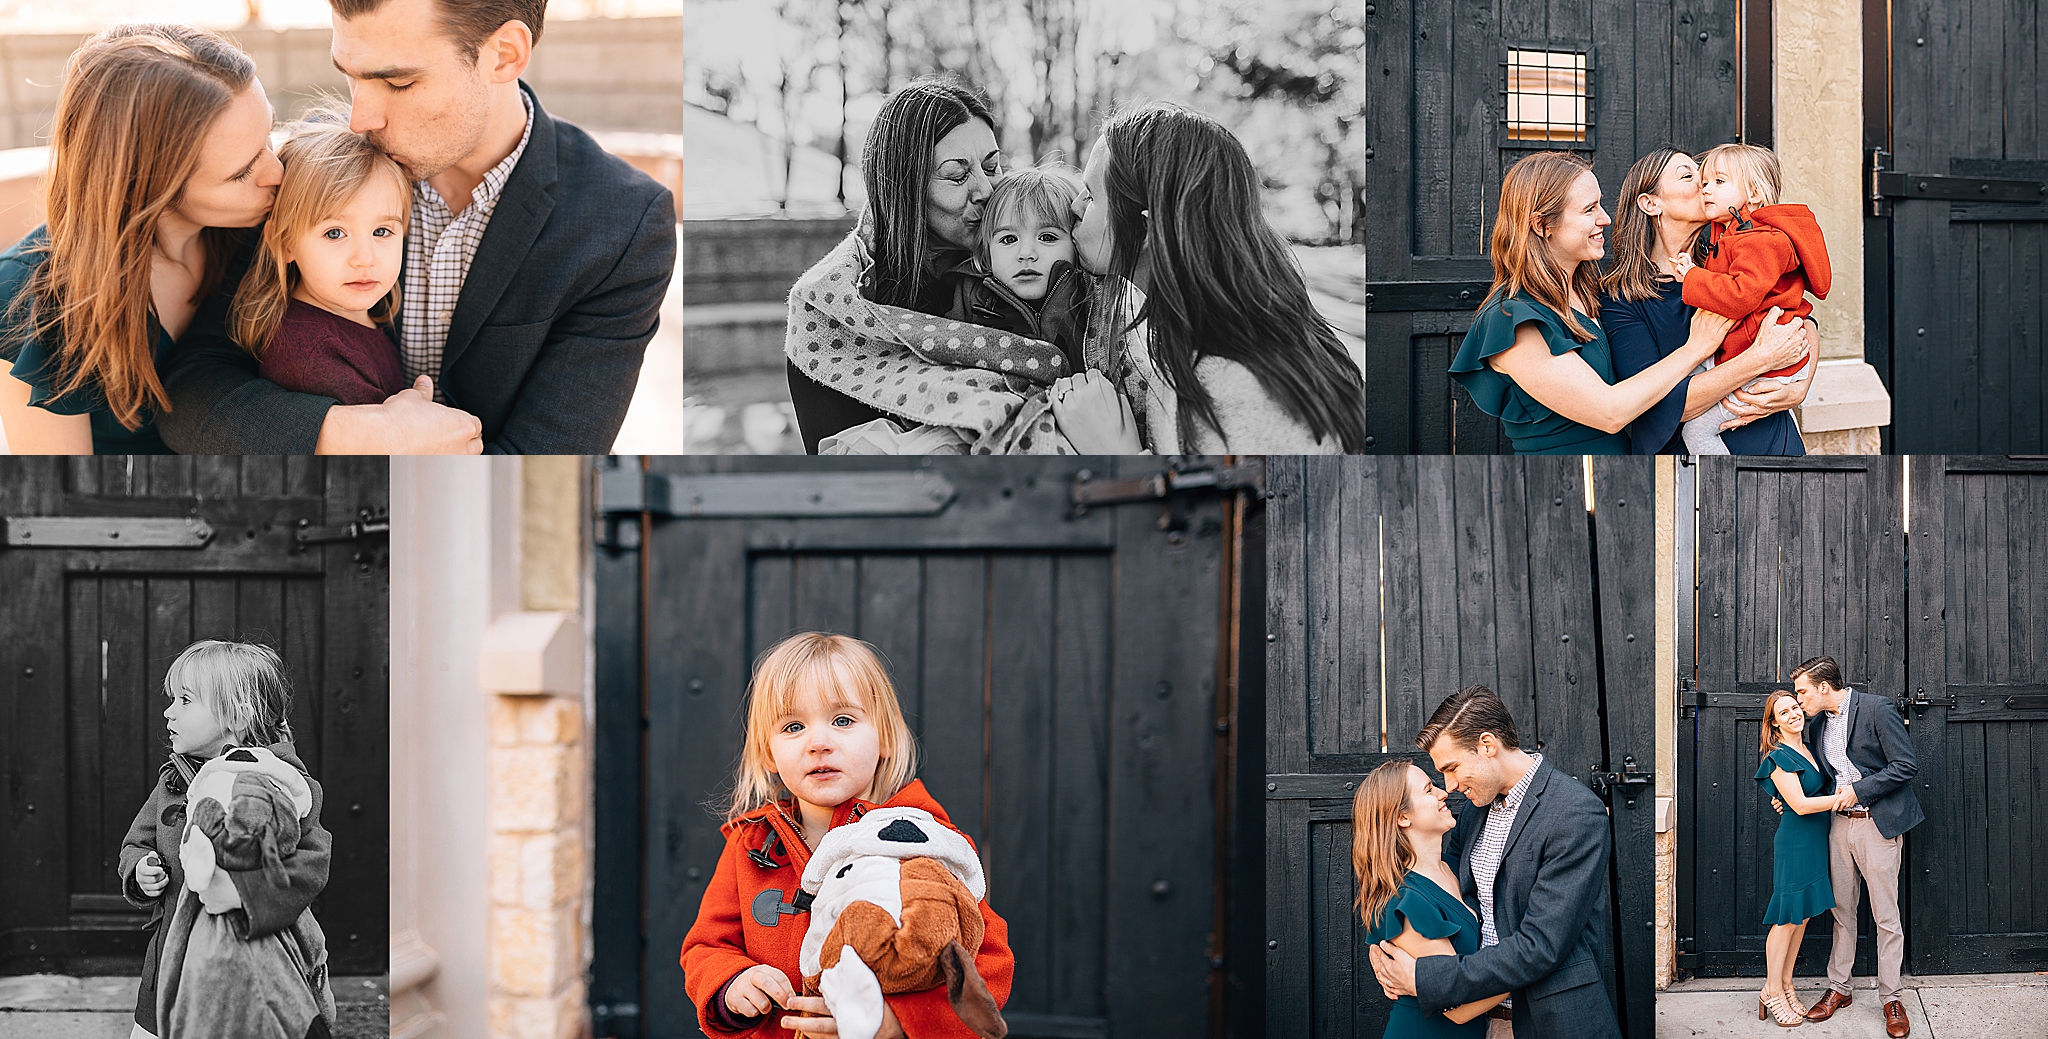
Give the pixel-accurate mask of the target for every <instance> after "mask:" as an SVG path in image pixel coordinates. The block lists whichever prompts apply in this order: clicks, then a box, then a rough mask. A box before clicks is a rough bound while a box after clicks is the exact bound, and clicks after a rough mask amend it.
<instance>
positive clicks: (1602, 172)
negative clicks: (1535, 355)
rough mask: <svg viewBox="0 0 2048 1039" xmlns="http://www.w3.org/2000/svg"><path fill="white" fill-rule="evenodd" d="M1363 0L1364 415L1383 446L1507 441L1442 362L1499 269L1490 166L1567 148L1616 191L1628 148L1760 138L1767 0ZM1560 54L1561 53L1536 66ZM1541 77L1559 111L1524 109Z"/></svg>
mask: <svg viewBox="0 0 2048 1039" xmlns="http://www.w3.org/2000/svg"><path fill="white" fill-rule="evenodd" d="M1365 10H1366V21H1365V25H1366V42H1365V51H1364V60H1365V65H1366V68H1367V70H1368V71H1369V72H1370V73H1372V74H1373V75H1372V82H1373V83H1374V84H1375V86H1374V88H1373V89H1372V90H1370V91H1369V95H1370V98H1371V99H1370V100H1369V101H1367V103H1366V111H1365V120H1366V124H1365V125H1366V167H1365V171H1366V172H1365V187H1364V192H1365V196H1364V197H1365V205H1366V206H1367V208H1368V210H1369V211H1370V212H1372V213H1374V214H1376V218H1375V219H1373V220H1369V221H1366V224H1365V235H1366V241H1365V277H1366V282H1367V291H1368V296H1367V297H1366V309H1367V311H1368V314H1367V317H1366V380H1367V384H1368V385H1369V386H1370V387H1371V390H1372V392H1370V393H1368V394H1367V395H1366V397H1367V406H1366V432H1367V433H1368V434H1369V435H1370V436H1371V437H1372V442H1371V446H1372V448H1373V450H1375V451H1378V452H1381V453H1387V454H1403V453H1410V452H1415V453H1430V454H1441V453H1445V452H1451V451H1454V450H1455V451H1456V452H1458V453H1462V454H1488V453H1496V452H1500V451H1505V450H1507V444H1506V442H1505V441H1504V440H1503V439H1502V437H1501V435H1500V424H1499V423H1498V422H1497V421H1495V420H1494V419H1492V418H1490V417H1488V416H1486V415H1484V414H1482V413H1480V412H1478V411H1477V410H1476V409H1475V408H1474V407H1473V406H1472V401H1471V398H1470V397H1469V396H1467V395H1466V394H1464V392H1463V391H1462V390H1458V391H1454V389H1453V386H1452V383H1451V381H1450V377H1449V375H1448V374H1447V371H1448V369H1449V368H1450V362H1451V358H1452V357H1453V356H1455V355H1456V353H1457V350H1458V345H1459V343H1460V342H1461V341H1462V340H1463V338H1464V334H1465V330H1466V329H1467V328H1469V327H1471V324H1472V315H1473V313H1474V312H1475V311H1476V310H1478V308H1479V304H1480V301H1481V300H1482V299H1483V298H1484V297H1485V295H1486V289H1487V286H1488V284H1489V283H1490V282H1491V280H1492V277H1493V268H1492V265H1491V263H1490V261H1489V260H1488V240H1489V236H1490V235H1491V234H1492V230H1493V218H1494V215H1495V211H1496V209H1497V207H1498V206H1499V203H1500V183H1501V177H1502V176H1503V175H1504V174H1505V173H1506V172H1507V169H1508V167H1510V166H1512V165H1514V163H1515V161H1516V160H1517V159H1519V158H1521V157H1522V156H1523V155H1526V154H1528V153H1529V152H1532V151H1538V150H1542V149H1546V148H1564V149H1569V150H1573V151H1577V152H1580V153H1582V154H1584V155H1585V156H1586V158H1587V159H1589V160H1590V161H1591V162H1592V164H1593V169H1594V172H1596V173H1597V174H1598V175H1599V177H1600V186H1601V188H1602V190H1603V191H1604V192H1605V193H1606V197H1607V198H1608V199H1609V200H1610V201H1609V208H1610V209H1611V208H1612V205H1613V204H1612V201H1611V200H1612V199H1613V198H1614V193H1615V192H1616V191H1618V190H1619V189H1620V187H1621V178H1622V175H1623V174H1624V173H1625V172H1627V170H1628V167H1629V166H1630V164H1632V163H1634V162H1635V160H1636V159H1637V158H1638V157H1639V156H1641V155H1642V154H1643V153H1644V152H1647V151H1649V150H1650V149H1651V148H1654V147H1656V146H1657V145H1658V144H1660V143H1662V142H1665V141H1674V142H1676V143H1677V144H1678V145H1679V146H1680V147H1684V148H1689V149H1693V150H1696V151H1697V150H1704V149H1706V148H1708V147H1711V146H1713V145H1716V144H1720V143H1722V142H1725V141H1733V140H1740V139H1748V140H1752V141H1754V142H1756V143H1761V144H1766V145H1768V144H1769V143H1770V138H1769V134H1770V130H1769V127H1770V121H1771V119H1770V88H1769V84H1770V65H1769V61H1770V59H1769V55H1770V46H1771V45H1770V7H1769V3H1768V2H1767V0H1746V2H1745V0H1681V2H1679V3H1675V4H1643V3H1637V2H1635V0H1554V2H1551V3H1547V4H1544V3H1521V2H1507V3H1502V2H1498V0H1374V2H1372V3H1369V4H1367V5H1366V8H1365ZM1539 56H1541V57H1539ZM1558 61H1561V62H1564V63H1567V64H1569V65H1570V68H1569V69H1566V70H1562V71H1557V72H1555V73H1552V72H1550V71H1540V70H1537V69H1533V68H1531V67H1530V66H1532V65H1533V64H1534V63H1537V62H1544V63H1550V62H1558ZM1580 68H1583V70H1584V72H1583V75H1581V74H1580V72H1579V69H1580ZM1759 74H1760V75H1761V79H1760V80H1759V79H1758V76H1759ZM1745 82H1748V83H1751V84H1760V86H1761V89H1749V90H1747V91H1745V89H1744V83H1745ZM1538 84H1544V86H1538ZM1511 86H1512V87H1513V88H1514V89H1515V94H1516V95H1517V96H1515V97H1514V98H1513V99H1512V100H1513V101H1514V106H1513V109H1514V111H1513V114H1514V116H1515V122H1514V123H1513V124H1510V122H1509V118H1510V100H1511V99H1510V96H1509V92H1510V87H1511ZM1552 88H1554V89H1556V90H1557V91H1558V93H1556V94H1554V95H1553V94H1548V93H1544V94H1543V95H1542V96H1544V97H1546V98H1549V99H1551V100H1552V101H1553V102H1555V103H1557V104H1558V105H1559V106H1560V107H1559V109H1558V111H1559V112H1562V113H1564V114H1565V116H1566V119H1567V120H1568V122H1569V124H1570V125H1567V126H1564V127H1556V126H1536V125H1532V119H1531V116H1532V115H1533V113H1534V111H1535V109H1534V108H1533V107H1528V108H1525V107H1524V103H1523V101H1522V99H1521V96H1520V95H1521V94H1522V92H1523V91H1524V90H1532V89H1533V90H1538V91H1542V90H1548V89H1552ZM1581 96H1582V97H1584V101H1583V102H1580V101H1578V100H1577V97H1581ZM1533 104H1534V99H1532V100H1531V105H1533ZM1581 104H1582V105H1583V108H1581V107H1580V105H1581ZM1581 112H1583V116H1582V115H1581ZM1581 123H1583V124H1584V125H1583V126H1581V125H1580V124H1581ZM1745 131H1747V132H1749V134H1750V136H1749V137H1747V138H1744V136H1743V135H1744V133H1745Z"/></svg>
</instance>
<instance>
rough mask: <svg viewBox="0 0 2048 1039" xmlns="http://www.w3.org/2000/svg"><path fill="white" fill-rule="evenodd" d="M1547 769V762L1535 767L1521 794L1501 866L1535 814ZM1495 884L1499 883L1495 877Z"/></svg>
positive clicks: (1545, 780)
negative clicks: (1527, 784) (1534, 774)
mask: <svg viewBox="0 0 2048 1039" xmlns="http://www.w3.org/2000/svg"><path fill="white" fill-rule="evenodd" d="M1549 767H1550V763H1549V762H1547V761H1546V762H1543V763H1542V764H1539V765H1537V766H1536V776H1535V778H1533V779H1531V780H1529V789H1528V790H1527V791H1525V792H1524V793H1523V794H1522V803H1521V805H1520V806H1519V807H1518V808H1516V809H1515V821H1514V823H1513V824H1511V825H1510V826H1509V827H1508V842H1507V843H1506V844H1503V845H1501V849H1500V861H1501V862H1502V863H1503V864H1505V863H1506V862H1507V861H1508V853H1509V852H1512V851H1514V850H1515V840H1516V838H1519V837H1520V836H1522V831H1523V830H1524V829H1525V828H1527V827H1528V825H1529V817H1530V816H1532V815H1534V814H1536V802H1537V801H1540V800H1542V798H1543V788H1544V786H1545V785H1547V784H1548V783H1549V782H1550V775H1549V773H1548V772H1546V771H1545V769H1547V768H1549ZM1495 883H1499V880H1498V877H1497V876H1496V880H1495Z"/></svg>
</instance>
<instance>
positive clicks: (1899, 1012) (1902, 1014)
mask: <svg viewBox="0 0 2048 1039" xmlns="http://www.w3.org/2000/svg"><path fill="white" fill-rule="evenodd" d="M1912 1030H1913V1026H1912V1025H1911V1024H1908V1023H1907V1022H1906V1004H1904V1003H1901V1002H1899V1001H1898V1000H1896V999H1893V1000H1888V1001H1886V1002H1885V1005H1884V1034H1886V1035H1888V1036H1891V1037H1892V1039H1906V1033H1907V1032H1910V1031H1912Z"/></svg>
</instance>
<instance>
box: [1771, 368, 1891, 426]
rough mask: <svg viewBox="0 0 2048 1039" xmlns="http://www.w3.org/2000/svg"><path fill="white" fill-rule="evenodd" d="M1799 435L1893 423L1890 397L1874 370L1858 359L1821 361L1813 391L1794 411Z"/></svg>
mask: <svg viewBox="0 0 2048 1039" xmlns="http://www.w3.org/2000/svg"><path fill="white" fill-rule="evenodd" d="M1794 417H1795V418H1796V419H1797V420H1798V422H1799V431H1800V432H1801V433H1826V432H1830V431H1833V430H1850V429H1866V428H1876V427H1880V426H1889V425H1891V424H1892V397H1891V394H1890V393H1888V392H1886V391H1885V388H1884V380H1882V379H1880V378H1878V376H1877V369H1875V368H1872V367H1871V366H1870V365H1869V364H1866V363H1865V362H1863V361H1861V360H1833V361H1829V360H1823V361H1821V362H1820V363H1819V364H1818V365H1815V366H1814V372H1813V388H1812V390H1810V391H1809V392H1808V393H1807V395H1806V403H1804V404H1802V405H1800V406H1799V407H1798V408H1796V409H1794Z"/></svg>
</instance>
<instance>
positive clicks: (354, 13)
mask: <svg viewBox="0 0 2048 1039" xmlns="http://www.w3.org/2000/svg"><path fill="white" fill-rule="evenodd" d="M327 5H328V6H329V7H332V8H334V13H335V14H338V15H340V16H342V17H343V18H356V17H359V16H362V15H366V14H369V13H371V12H373V11H375V10H377V9H378V8H380V7H382V6H384V0H327ZM434 7H435V8H436V9H437V10H439V11H440V13H441V31H442V33H443V34H445V35H446V36H447V37H448V39H449V40H450V41H452V42H453V43H454V44H455V49H456V51H457V52H458V53H460V54H461V55H462V60H463V61H465V62H468V63H469V64H470V65H472V66H474V65H475V64H476V53H477V50H478V48H480V47H482V46H483V45H484V41H485V40H488V39H490V38H491V34H492V33H495V32H497V31H498V30H499V29H502V28H504V27H505V23H506V22H525V23H526V28H527V31H529V32H531V33H533V42H535V43H539V42H540V29H541V22H542V21H544V20H545V19H546V18H547V14H548V0H434Z"/></svg>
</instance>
